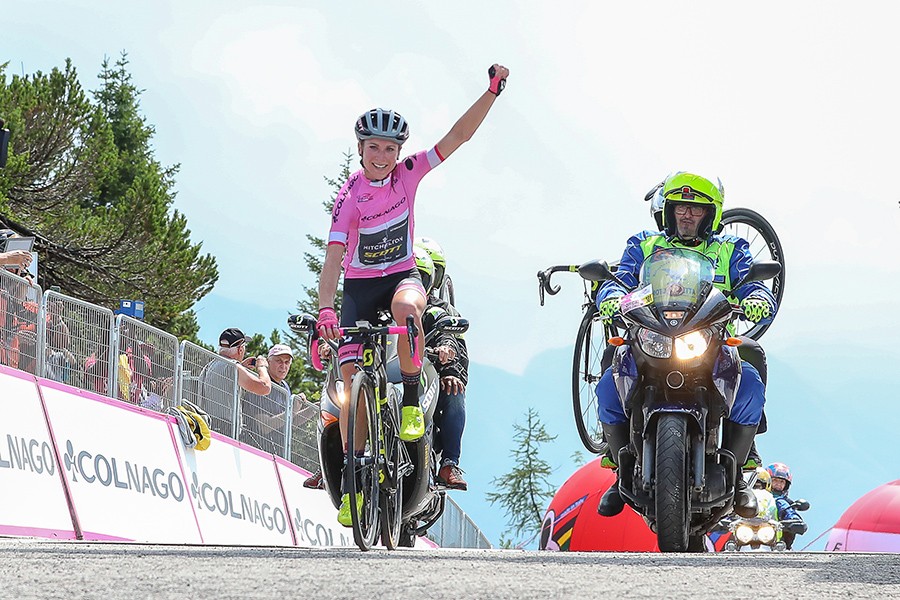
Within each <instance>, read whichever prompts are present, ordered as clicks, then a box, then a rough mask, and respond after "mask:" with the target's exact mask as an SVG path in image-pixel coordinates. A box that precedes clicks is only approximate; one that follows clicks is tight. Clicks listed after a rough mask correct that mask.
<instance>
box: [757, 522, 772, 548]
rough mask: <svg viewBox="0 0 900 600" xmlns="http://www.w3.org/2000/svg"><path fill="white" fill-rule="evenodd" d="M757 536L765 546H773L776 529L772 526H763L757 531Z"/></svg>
mask: <svg viewBox="0 0 900 600" xmlns="http://www.w3.org/2000/svg"><path fill="white" fill-rule="evenodd" d="M756 536H757V537H758V538H759V541H761V542H762V543H763V544H771V543H772V540H774V539H775V528H774V527H772V526H771V525H763V526H762V527H760V528H759V529H758V530H757V531H756Z"/></svg>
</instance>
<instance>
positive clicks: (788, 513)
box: [775, 495, 803, 521]
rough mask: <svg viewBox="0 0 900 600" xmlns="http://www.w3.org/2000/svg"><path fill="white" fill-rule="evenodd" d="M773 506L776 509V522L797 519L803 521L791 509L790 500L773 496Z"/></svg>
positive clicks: (785, 496)
mask: <svg viewBox="0 0 900 600" xmlns="http://www.w3.org/2000/svg"><path fill="white" fill-rule="evenodd" d="M775 506H776V508H778V520H779V521H784V520H785V519H799V520H801V521H802V520H803V517H801V516H800V515H799V514H798V513H797V511H796V510H794V509H793V508H792V507H791V499H790V498H788V497H787V495H784V496H775Z"/></svg>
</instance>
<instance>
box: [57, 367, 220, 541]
mask: <svg viewBox="0 0 900 600" xmlns="http://www.w3.org/2000/svg"><path fill="white" fill-rule="evenodd" d="M41 390H42V393H43V396H44V402H45V405H46V407H47V414H48V416H49V419H50V424H51V426H52V427H53V432H54V436H55V438H56V443H57V444H58V447H59V450H60V454H61V455H62V460H63V463H64V467H65V475H66V479H67V481H68V482H69V489H70V490H71V495H72V502H73V505H74V507H75V512H76V515H77V518H78V522H79V524H80V525H81V530H82V532H83V534H84V539H86V540H123V541H138V542H156V543H175V544H179V543H201V542H202V539H201V537H200V531H199V528H198V524H197V516H196V515H195V513H194V511H193V508H192V504H191V497H190V490H189V484H188V482H187V481H186V480H185V475H184V471H183V469H182V466H181V463H180V462H179V460H178V453H177V451H176V445H175V444H176V440H175V438H174V436H173V434H172V429H171V427H170V424H169V417H166V416H165V415H160V414H158V413H154V412H152V411H148V410H144V409H141V408H137V407H132V406H130V405H126V404H125V403H122V402H119V401H117V400H110V399H108V398H103V397H102V396H97V395H95V394H91V393H89V392H85V391H83V390H77V389H75V388H71V387H69V386H66V385H63V384H59V383H55V382H49V381H45V380H41ZM179 444H180V442H179Z"/></svg>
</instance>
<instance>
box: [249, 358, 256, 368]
mask: <svg viewBox="0 0 900 600" xmlns="http://www.w3.org/2000/svg"><path fill="white" fill-rule="evenodd" d="M250 366H251V367H255V366H256V359H255V358H251V359H250Z"/></svg>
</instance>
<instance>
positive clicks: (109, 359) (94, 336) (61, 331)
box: [41, 290, 116, 395]
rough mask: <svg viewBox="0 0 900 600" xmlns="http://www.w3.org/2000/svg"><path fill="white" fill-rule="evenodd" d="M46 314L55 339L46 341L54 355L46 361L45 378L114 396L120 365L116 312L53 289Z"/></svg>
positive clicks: (50, 334)
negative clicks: (112, 385)
mask: <svg viewBox="0 0 900 600" xmlns="http://www.w3.org/2000/svg"><path fill="white" fill-rule="evenodd" d="M43 312H44V314H45V315H46V316H47V317H48V321H49V322H48V323H47V324H46V331H47V334H48V335H47V337H48V338H53V339H48V340H46V341H47V348H48V350H50V352H47V356H46V359H45V363H46V366H45V368H44V375H45V376H46V377H47V378H48V379H53V380H56V381H61V382H63V383H68V384H69V385H74V386H75V387H79V388H82V389H85V390H90V391H92V392H96V393H98V394H103V395H112V394H111V393H110V389H111V388H110V386H109V379H110V373H112V372H113V371H114V369H115V364H116V357H115V354H114V353H113V352H110V349H111V348H112V347H113V343H114V341H113V340H114V334H115V330H114V329H113V322H114V316H113V312H112V311H111V310H109V309H108V308H102V307H100V306H95V305H93V304H91V303H90V302H85V301H84V300H79V299H77V298H72V297H71V296H66V295H65V294H61V293H59V292H54V291H53V290H51V291H49V292H47V293H46V294H44V301H43ZM44 341H45V340H43V339H42V340H41V343H44ZM69 363H74V364H69ZM67 364H69V367H70V368H68V369H66V368H65V366H66V365H67ZM47 367H49V368H47Z"/></svg>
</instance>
